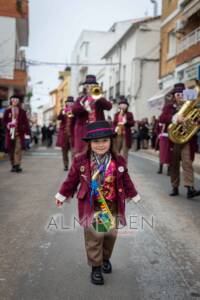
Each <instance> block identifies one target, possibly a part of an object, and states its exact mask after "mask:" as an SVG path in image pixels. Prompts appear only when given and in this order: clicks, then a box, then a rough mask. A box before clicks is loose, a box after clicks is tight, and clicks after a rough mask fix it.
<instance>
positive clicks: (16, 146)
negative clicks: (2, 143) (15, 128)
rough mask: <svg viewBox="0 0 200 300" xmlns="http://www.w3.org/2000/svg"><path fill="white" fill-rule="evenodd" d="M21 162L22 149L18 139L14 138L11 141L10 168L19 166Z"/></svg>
mask: <svg viewBox="0 0 200 300" xmlns="http://www.w3.org/2000/svg"><path fill="white" fill-rule="evenodd" d="M21 160H22V147H21V142H20V137H19V136H16V137H15V139H14V140H11V149H10V162H11V165H12V166H16V165H20V164H21Z"/></svg>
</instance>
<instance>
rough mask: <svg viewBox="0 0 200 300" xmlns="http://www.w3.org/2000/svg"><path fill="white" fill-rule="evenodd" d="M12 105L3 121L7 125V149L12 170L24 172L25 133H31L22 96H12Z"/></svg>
mask: <svg viewBox="0 0 200 300" xmlns="http://www.w3.org/2000/svg"><path fill="white" fill-rule="evenodd" d="M10 105H11V106H10V107H9V108H7V109H6V111H5V113H4V117H3V122H4V125H5V127H6V150H7V151H8V152H9V154H10V162H11V166H12V168H11V172H17V173H19V172H22V168H21V160H22V149H24V148H25V139H24V137H25V134H28V135H30V127H29V121H28V118H27V115H26V111H25V110H23V109H22V108H21V103H20V97H18V96H15V95H13V96H12V97H11V98H10Z"/></svg>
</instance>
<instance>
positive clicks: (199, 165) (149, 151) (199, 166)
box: [131, 149, 200, 174]
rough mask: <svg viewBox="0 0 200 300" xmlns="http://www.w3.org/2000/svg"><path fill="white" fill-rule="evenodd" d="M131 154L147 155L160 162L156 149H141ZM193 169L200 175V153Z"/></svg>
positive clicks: (197, 154)
mask: <svg viewBox="0 0 200 300" xmlns="http://www.w3.org/2000/svg"><path fill="white" fill-rule="evenodd" d="M131 153H132V154H134V153H138V154H139V153H142V154H143V155H147V156H153V157H155V158H157V159H158V161H159V151H155V150H154V149H147V150H145V149H141V150H138V151H134V150H131ZM193 167H194V171H195V173H197V174H200V153H196V154H195V159H194V162H193Z"/></svg>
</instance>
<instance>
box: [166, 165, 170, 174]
mask: <svg viewBox="0 0 200 300" xmlns="http://www.w3.org/2000/svg"><path fill="white" fill-rule="evenodd" d="M167 176H170V166H168V167H167Z"/></svg>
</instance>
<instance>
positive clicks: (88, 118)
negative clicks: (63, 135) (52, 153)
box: [72, 75, 112, 154]
mask: <svg viewBox="0 0 200 300" xmlns="http://www.w3.org/2000/svg"><path fill="white" fill-rule="evenodd" d="M94 85H97V82H96V77H95V76H94V75H87V76H86V80H85V82H84V83H83V95H82V96H81V97H79V98H78V99H77V100H76V102H75V103H74V105H73V107H72V112H73V114H74V116H75V127H74V152H75V154H76V153H80V152H82V151H84V149H85V148H86V143H85V142H84V141H83V140H82V138H83V137H84V136H85V133H86V126H85V125H86V123H91V122H95V121H99V120H105V116H104V110H110V109H111V108H112V103H111V102H110V101H108V100H106V99H105V98H103V96H101V95H100V97H99V98H98V99H97V100H95V99H94V98H93V97H92V95H91V87H92V86H94Z"/></svg>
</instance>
